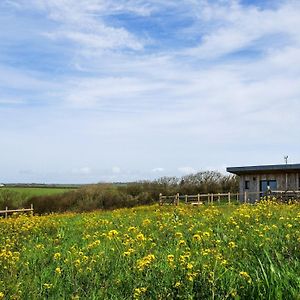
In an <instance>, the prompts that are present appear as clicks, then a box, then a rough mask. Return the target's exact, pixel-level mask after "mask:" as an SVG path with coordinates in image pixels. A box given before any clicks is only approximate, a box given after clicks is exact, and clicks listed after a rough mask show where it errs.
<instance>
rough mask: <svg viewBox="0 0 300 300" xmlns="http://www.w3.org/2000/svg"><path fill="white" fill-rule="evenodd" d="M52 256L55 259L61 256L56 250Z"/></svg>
mask: <svg viewBox="0 0 300 300" xmlns="http://www.w3.org/2000/svg"><path fill="white" fill-rule="evenodd" d="M53 258H54V259H55V260H59V259H60V258H61V254H60V253H59V252H57V253H55V254H54V256H53Z"/></svg>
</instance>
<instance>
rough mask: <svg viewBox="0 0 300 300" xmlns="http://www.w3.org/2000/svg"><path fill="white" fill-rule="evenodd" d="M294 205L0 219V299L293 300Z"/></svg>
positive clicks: (299, 223)
mask: <svg viewBox="0 0 300 300" xmlns="http://www.w3.org/2000/svg"><path fill="white" fill-rule="evenodd" d="M299 229H300V206H299V205H297V204H292V205H284V204H276V203H271V202H262V203H260V204H258V205H220V206H204V205H203V206H201V207H190V206H184V205H180V206H179V207H173V206H166V207H159V206H156V205H154V206H149V207H139V208H133V209H120V210H115V211H110V212H100V211H99V212H94V213H83V214H73V213H72V214H71V213H68V214H61V215H49V216H41V217H39V216H34V217H27V216H20V217H13V218H10V219H7V220H4V219H2V220H0V245H1V248H0V249H1V250H0V264H1V268H0V299H1V297H2V298H3V299H4V298H5V299H299V295H300V278H299V273H300V260H299V259H300V251H299V243H300V230H299Z"/></svg>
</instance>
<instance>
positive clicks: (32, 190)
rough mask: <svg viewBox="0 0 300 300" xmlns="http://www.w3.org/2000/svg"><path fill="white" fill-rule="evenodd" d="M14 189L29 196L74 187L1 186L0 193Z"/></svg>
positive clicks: (45, 194)
mask: <svg viewBox="0 0 300 300" xmlns="http://www.w3.org/2000/svg"><path fill="white" fill-rule="evenodd" d="M7 190H8V191H12V192H17V193H20V194H22V195H24V196H26V198H27V197H32V196H47V195H55V194H61V193H65V192H68V191H71V190H73V189H72V188H48V187H44V188H34V187H3V188H0V193H1V192H3V191H7Z"/></svg>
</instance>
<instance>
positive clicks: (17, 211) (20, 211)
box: [0, 204, 34, 218]
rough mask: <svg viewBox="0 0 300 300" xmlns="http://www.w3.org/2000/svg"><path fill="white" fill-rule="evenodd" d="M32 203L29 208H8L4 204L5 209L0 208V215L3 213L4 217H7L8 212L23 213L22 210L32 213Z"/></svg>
mask: <svg viewBox="0 0 300 300" xmlns="http://www.w3.org/2000/svg"><path fill="white" fill-rule="evenodd" d="M33 211H34V210H33V204H31V205H30V208H19V209H8V207H7V206H6V208H5V210H0V215H1V214H4V216H5V218H7V217H8V214H11V213H23V212H30V213H31V215H33Z"/></svg>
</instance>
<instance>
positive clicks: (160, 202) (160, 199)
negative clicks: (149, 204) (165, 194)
mask: <svg viewBox="0 0 300 300" xmlns="http://www.w3.org/2000/svg"><path fill="white" fill-rule="evenodd" d="M162 204H163V203H162V193H159V205H162Z"/></svg>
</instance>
